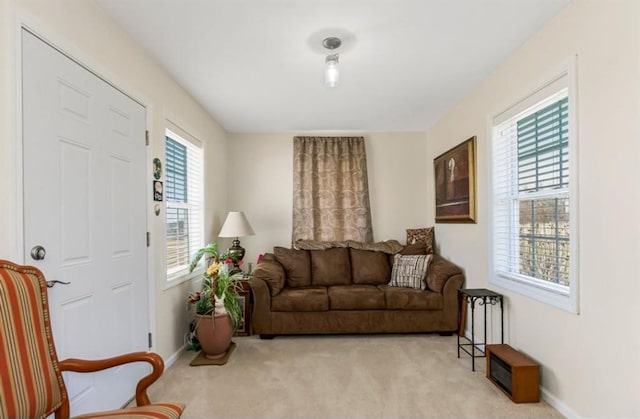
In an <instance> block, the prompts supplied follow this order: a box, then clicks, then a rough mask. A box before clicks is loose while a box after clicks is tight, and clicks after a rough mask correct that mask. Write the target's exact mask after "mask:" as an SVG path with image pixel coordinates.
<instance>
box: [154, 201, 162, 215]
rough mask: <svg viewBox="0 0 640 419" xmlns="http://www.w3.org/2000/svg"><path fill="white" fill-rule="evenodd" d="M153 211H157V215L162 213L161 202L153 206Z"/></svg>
mask: <svg viewBox="0 0 640 419" xmlns="http://www.w3.org/2000/svg"><path fill="white" fill-rule="evenodd" d="M153 212H155V213H156V215H160V204H156V205H155V206H154V207H153Z"/></svg>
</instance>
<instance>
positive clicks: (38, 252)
mask: <svg viewBox="0 0 640 419" xmlns="http://www.w3.org/2000/svg"><path fill="white" fill-rule="evenodd" d="M46 254H47V251H46V250H44V247H42V246H40V245H37V246H33V248H32V249H31V258H32V259H33V260H42V259H44V256H45V255H46Z"/></svg>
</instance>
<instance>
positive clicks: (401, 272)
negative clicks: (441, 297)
mask: <svg viewBox="0 0 640 419" xmlns="http://www.w3.org/2000/svg"><path fill="white" fill-rule="evenodd" d="M431 257H432V255H410V256H404V255H395V257H394V261H393V269H392V271H391V281H389V285H390V286H392V287H408V288H414V289H418V290H424V289H426V288H427V284H426V282H425V276H426V274H427V267H428V266H429V261H430V260H431Z"/></svg>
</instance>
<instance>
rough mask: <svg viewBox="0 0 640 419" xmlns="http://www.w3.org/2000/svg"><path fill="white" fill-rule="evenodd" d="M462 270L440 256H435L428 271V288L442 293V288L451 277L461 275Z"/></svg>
mask: <svg viewBox="0 0 640 419" xmlns="http://www.w3.org/2000/svg"><path fill="white" fill-rule="evenodd" d="M461 273H462V269H460V267H459V266H457V265H455V264H454V263H451V262H449V261H448V260H446V259H445V258H443V257H442V256H440V255H435V254H434V255H433V260H432V261H431V263H430V264H429V270H428V271H427V279H426V281H427V286H428V287H429V289H430V290H431V291H435V292H439V293H442V288H444V284H445V283H446V282H447V279H449V277H450V276H453V275H457V274H461Z"/></svg>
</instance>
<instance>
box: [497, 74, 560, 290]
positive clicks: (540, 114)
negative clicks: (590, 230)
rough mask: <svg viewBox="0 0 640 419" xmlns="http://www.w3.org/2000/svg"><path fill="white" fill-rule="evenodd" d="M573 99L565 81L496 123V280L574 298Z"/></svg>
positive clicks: (516, 107) (557, 82) (538, 92)
mask: <svg viewBox="0 0 640 419" xmlns="http://www.w3.org/2000/svg"><path fill="white" fill-rule="evenodd" d="M569 107H570V103H569V97H568V87H567V76H566V75H565V76H563V77H561V78H559V79H557V80H554V81H553V82H552V83H549V84H548V85H547V86H545V87H544V88H543V89H540V90H539V91H537V92H536V93H534V94H533V95H531V96H529V97H528V98H526V99H525V100H523V101H521V102H519V103H518V104H517V105H514V106H513V107H512V108H510V109H509V110H507V111H506V112H504V113H503V114H501V115H499V116H497V117H496V118H495V119H494V128H493V143H492V161H493V259H494V260H493V266H494V275H496V276H501V277H503V278H506V279H508V280H512V281H519V282H523V283H527V284H529V285H534V286H537V287H541V288H544V289H546V290H548V291H551V292H554V293H557V294H561V295H565V296H568V295H569V294H570V286H571V280H572V278H571V259H572V258H571V243H570V240H571V234H570V232H571V227H572V225H571V223H572V222H573V220H572V219H571V211H570V205H571V188H570V186H571V182H572V179H571V175H570V172H571V170H570V165H571V158H570V156H571V154H570V144H569V139H570V135H569V130H570V128H571V127H570V125H569V121H570V118H569V110H570V109H569Z"/></svg>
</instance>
